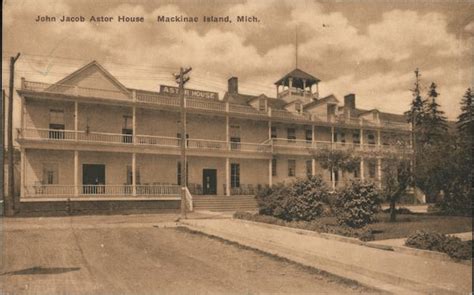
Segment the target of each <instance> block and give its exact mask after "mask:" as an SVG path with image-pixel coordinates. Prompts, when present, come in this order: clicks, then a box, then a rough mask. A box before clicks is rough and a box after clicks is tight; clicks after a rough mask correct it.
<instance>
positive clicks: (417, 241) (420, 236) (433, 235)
mask: <svg viewBox="0 0 474 295" xmlns="http://www.w3.org/2000/svg"><path fill="white" fill-rule="evenodd" d="M405 245H406V246H408V247H412V248H417V249H423V250H431V251H438V252H442V253H446V254H448V255H449V256H450V257H452V258H454V259H471V257H472V241H468V242H463V241H461V239H460V238H458V237H454V236H447V235H445V234H441V233H437V232H433V231H416V232H415V233H414V234H413V235H411V236H409V237H408V238H407V240H406V242H405Z"/></svg>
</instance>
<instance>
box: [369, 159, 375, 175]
mask: <svg viewBox="0 0 474 295" xmlns="http://www.w3.org/2000/svg"><path fill="white" fill-rule="evenodd" d="M375 166H376V165H375V161H370V162H369V177H370V178H375V168H376V167H375Z"/></svg>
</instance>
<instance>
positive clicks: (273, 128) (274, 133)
mask: <svg viewBox="0 0 474 295" xmlns="http://www.w3.org/2000/svg"><path fill="white" fill-rule="evenodd" d="M277 137H278V134H277V128H276V127H275V126H272V128H271V138H277Z"/></svg>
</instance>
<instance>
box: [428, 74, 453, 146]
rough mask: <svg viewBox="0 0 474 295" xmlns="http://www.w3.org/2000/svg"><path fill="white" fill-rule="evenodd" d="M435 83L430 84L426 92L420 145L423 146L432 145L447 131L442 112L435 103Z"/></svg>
mask: <svg viewBox="0 0 474 295" xmlns="http://www.w3.org/2000/svg"><path fill="white" fill-rule="evenodd" d="M436 87H437V85H436V83H434V82H432V83H431V85H430V89H429V90H428V99H427V103H426V111H425V114H424V120H423V121H424V122H423V124H424V125H425V126H424V129H425V130H426V132H425V136H424V138H422V140H423V141H422V143H423V144H424V145H434V144H437V143H439V142H438V141H439V140H441V139H442V138H443V135H445V134H446V131H447V130H448V123H447V119H446V116H445V115H444V112H443V111H441V110H440V107H441V106H440V105H439V104H438V103H437V102H436V98H437V97H438V96H439V93H438V91H437V90H436Z"/></svg>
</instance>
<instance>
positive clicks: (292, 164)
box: [288, 160, 296, 176]
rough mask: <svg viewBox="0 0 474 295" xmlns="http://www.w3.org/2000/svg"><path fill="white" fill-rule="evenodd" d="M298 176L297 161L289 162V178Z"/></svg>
mask: <svg viewBox="0 0 474 295" xmlns="http://www.w3.org/2000/svg"><path fill="white" fill-rule="evenodd" d="M295 175H296V160H288V176H295Z"/></svg>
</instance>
